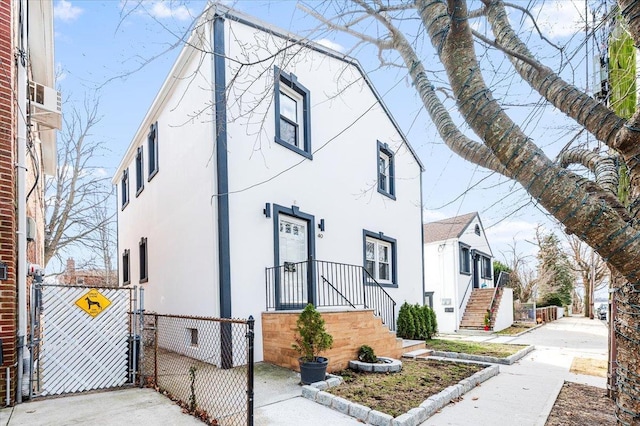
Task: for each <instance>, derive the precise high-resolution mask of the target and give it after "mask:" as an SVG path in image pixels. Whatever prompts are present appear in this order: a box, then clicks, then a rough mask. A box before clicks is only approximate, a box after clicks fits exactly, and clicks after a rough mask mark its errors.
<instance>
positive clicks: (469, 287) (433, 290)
mask: <svg viewBox="0 0 640 426" xmlns="http://www.w3.org/2000/svg"><path fill="white" fill-rule="evenodd" d="M423 232H424V258H425V261H424V268H425V304H428V305H430V306H431V307H432V308H433V309H434V310H435V311H436V315H437V318H438V329H439V331H440V332H445V333H453V332H455V331H457V330H459V329H460V328H461V327H462V328H464V327H468V328H482V327H483V320H484V315H485V313H486V310H487V309H490V308H491V306H490V304H491V303H492V302H491V301H492V299H493V298H494V295H495V293H496V292H495V290H494V287H495V286H494V279H493V278H494V277H493V252H492V251H491V246H490V245H489V241H488V239H487V236H486V234H485V232H484V227H483V226H482V221H481V220H480V216H479V215H478V213H477V212H474V213H469V214H465V215H461V216H456V217H452V218H447V219H443V220H439V221H436V222H430V223H426V224H425V225H424V230H423ZM495 297H496V299H497V300H496V301H495V302H494V305H495V306H494V307H493V308H494V310H495V313H494V315H493V318H492V324H491V326H492V329H493V330H501V329H503V328H506V327H508V326H509V325H511V323H513V308H512V304H513V301H512V299H513V292H512V290H511V289H508V288H505V289H502V290H501V294H500V295H496V296H495ZM474 302H475V303H474ZM465 312H466V318H465Z"/></svg>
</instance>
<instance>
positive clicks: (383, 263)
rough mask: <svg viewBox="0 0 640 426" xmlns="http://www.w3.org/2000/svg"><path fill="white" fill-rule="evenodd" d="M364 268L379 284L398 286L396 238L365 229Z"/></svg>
mask: <svg viewBox="0 0 640 426" xmlns="http://www.w3.org/2000/svg"><path fill="white" fill-rule="evenodd" d="M364 268H365V270H366V271H367V273H368V275H369V276H370V277H371V278H373V279H374V280H376V281H377V282H378V283H379V284H381V285H386V286H397V284H398V283H397V279H396V277H397V270H396V240H395V239H393V238H389V237H387V236H386V235H383V234H382V233H373V232H369V231H364Z"/></svg>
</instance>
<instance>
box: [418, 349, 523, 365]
mask: <svg viewBox="0 0 640 426" xmlns="http://www.w3.org/2000/svg"><path fill="white" fill-rule="evenodd" d="M535 348H536V347H535V346H533V345H529V346H525V347H524V348H522V349H520V350H519V351H518V352H516V353H515V354H513V355H509V356H508V357H506V358H498V357H495V356H485V355H472V354H465V353H460V352H443V351H433V352H432V353H431V355H432V356H439V357H443V358H453V359H463V360H468V361H477V362H488V363H491V364H504V365H511V364H513V363H514V362H516V361H518V360H520V359H522V358H524V357H525V355H527V354H528V353H529V352H531V351H533V350H534V349H535Z"/></svg>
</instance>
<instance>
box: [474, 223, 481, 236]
mask: <svg viewBox="0 0 640 426" xmlns="http://www.w3.org/2000/svg"><path fill="white" fill-rule="evenodd" d="M473 232H475V234H476V235H480V225H478V224H476V227H475V228H474V230H473Z"/></svg>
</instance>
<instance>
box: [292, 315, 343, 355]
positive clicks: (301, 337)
mask: <svg viewBox="0 0 640 426" xmlns="http://www.w3.org/2000/svg"><path fill="white" fill-rule="evenodd" d="M296 332H297V336H296V338H295V339H296V343H295V344H293V345H291V346H292V347H293V349H295V350H296V351H297V352H298V353H299V354H300V355H301V358H302V360H303V361H304V362H314V361H316V360H317V358H318V355H319V354H320V352H323V351H326V350H327V349H330V348H331V346H333V337H332V336H331V335H330V334H329V333H327V331H326V329H325V327H324V319H322V316H321V315H320V312H318V311H317V310H316V308H315V307H314V306H313V305H312V304H311V303H309V304H308V305H307V306H306V308H304V310H303V311H302V312H301V313H300V316H299V317H298V321H297V322H296Z"/></svg>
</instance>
